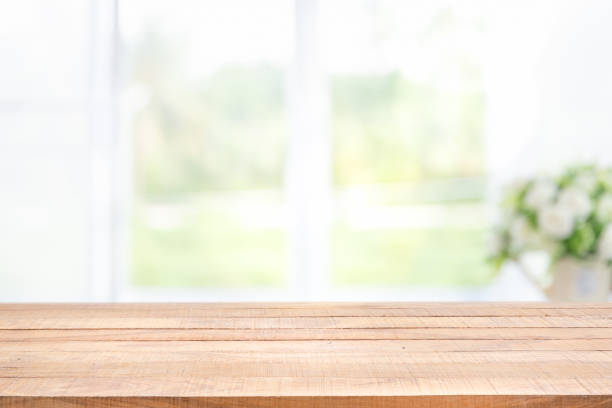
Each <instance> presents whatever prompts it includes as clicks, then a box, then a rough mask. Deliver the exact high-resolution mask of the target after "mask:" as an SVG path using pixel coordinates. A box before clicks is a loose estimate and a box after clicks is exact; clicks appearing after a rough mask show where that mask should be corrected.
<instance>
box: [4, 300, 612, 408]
mask: <svg viewBox="0 0 612 408" xmlns="http://www.w3.org/2000/svg"><path fill="white" fill-rule="evenodd" d="M611 395H612V308H611V307H610V305H609V304H590V305H569V304H560V305H550V304H542V303H533V304H517V305H512V304H499V303H498V304H491V305H489V304H435V303H423V304H413V303H384V304H371V303H366V304H358V303H351V304H334V303H325V304H298V303H295V304H294V303H283V304H278V303H275V304H225V303H224V304H193V305H192V304H166V305H152V304H136V305H118V304H102V305H69V304H57V305H44V304H11V305H0V406H24V407H39V406H41V407H42V406H44V407H47V406H51V407H54V406H75V407H76V406H79V407H89V406H95V407H112V406H119V407H121V406H128V405H129V406H143V407H157V406H159V407H162V406H164V407H166V406H181V407H190V406H194V407H199V406H202V407H225V406H229V407H243V406H244V407H246V406H249V407H251V406H255V407H281V406H282V407H285V406H290V407H292V406H298V407H300V406H302V407H319V406H320V407H331V406H333V407H338V406H339V407H344V406H346V407H348V406H351V407H370V406H375V407H385V406H389V407H399V406H402V407H405V406H407V407H412V406H413V407H451V406H452V407H455V406H458V407H462V406H465V407H468V406H469V407H471V406H483V407H507V406H516V407H519V406H520V407H552V406H561V407H563V406H584V407H590V406H599V407H604V406H612V405H611V404H612V400H611V398H612V397H611Z"/></svg>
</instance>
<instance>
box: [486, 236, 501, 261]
mask: <svg viewBox="0 0 612 408" xmlns="http://www.w3.org/2000/svg"><path fill="white" fill-rule="evenodd" d="M502 249H504V240H503V238H502V237H501V235H500V234H499V233H492V234H489V236H488V237H487V254H488V255H489V256H490V257H495V256H497V255H499V253H500V252H501V251H502Z"/></svg>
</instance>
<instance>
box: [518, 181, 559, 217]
mask: <svg viewBox="0 0 612 408" xmlns="http://www.w3.org/2000/svg"><path fill="white" fill-rule="evenodd" d="M556 192H557V186H555V185H554V184H553V183H551V182H550V181H546V180H540V181H537V182H536V183H534V184H533V185H532V186H531V187H530V188H529V190H528V191H527V195H526V196H525V205H526V206H527V207H528V208H531V209H532V210H539V209H540V208H542V207H544V206H545V205H547V204H550V202H551V201H552V199H553V198H554V196H555V194H556Z"/></svg>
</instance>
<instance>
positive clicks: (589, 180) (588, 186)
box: [574, 174, 597, 192]
mask: <svg viewBox="0 0 612 408" xmlns="http://www.w3.org/2000/svg"><path fill="white" fill-rule="evenodd" d="M596 183H597V179H596V178H595V176H594V175H593V174H581V175H579V176H577V177H576V178H575V179H574V185H576V186H577V187H578V188H581V189H583V190H584V191H586V192H591V191H593V189H594V188H595V184H596Z"/></svg>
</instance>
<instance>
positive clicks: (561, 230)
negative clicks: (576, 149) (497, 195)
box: [488, 166, 612, 269]
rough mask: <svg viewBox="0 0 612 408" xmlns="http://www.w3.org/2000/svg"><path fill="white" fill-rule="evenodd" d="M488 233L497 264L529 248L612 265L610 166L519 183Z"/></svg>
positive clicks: (491, 255) (506, 197)
mask: <svg viewBox="0 0 612 408" xmlns="http://www.w3.org/2000/svg"><path fill="white" fill-rule="evenodd" d="M502 209H503V213H504V215H503V216H502V221H501V223H500V224H499V225H497V226H496V227H495V229H494V231H493V233H492V234H491V236H490V239H489V243H488V256H489V260H490V261H491V262H492V263H493V264H494V266H495V267H496V269H499V268H500V267H501V266H502V264H503V263H504V262H505V261H507V260H517V259H519V257H520V256H521V255H522V254H524V253H525V252H528V251H534V250H544V251H546V252H547V253H548V254H549V255H550V257H551V264H554V263H555V262H556V261H559V260H560V259H561V258H568V257H569V258H574V259H577V260H597V261H601V262H603V263H604V264H605V265H608V266H610V265H612V169H611V168H599V167H596V166H581V167H573V168H570V169H568V170H567V171H565V172H564V173H563V174H561V175H560V176H558V177H556V178H552V177H550V178H546V177H542V178H537V179H533V180H526V181H521V182H517V183H515V184H514V185H513V186H511V187H510V188H509V189H508V191H507V193H506V194H505V195H504V198H503V201H502Z"/></svg>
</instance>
